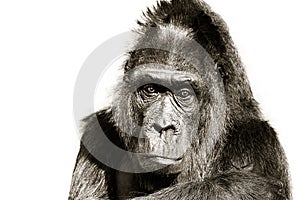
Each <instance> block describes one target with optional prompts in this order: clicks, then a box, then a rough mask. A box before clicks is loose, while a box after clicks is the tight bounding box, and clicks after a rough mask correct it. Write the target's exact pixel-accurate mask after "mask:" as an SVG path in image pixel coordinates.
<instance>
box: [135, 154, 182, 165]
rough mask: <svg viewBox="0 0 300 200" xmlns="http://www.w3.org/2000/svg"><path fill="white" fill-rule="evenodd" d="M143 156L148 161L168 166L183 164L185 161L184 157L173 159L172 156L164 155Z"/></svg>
mask: <svg viewBox="0 0 300 200" xmlns="http://www.w3.org/2000/svg"><path fill="white" fill-rule="evenodd" d="M140 155H141V154H140ZM141 156H143V157H144V158H146V159H150V160H153V161H154V162H158V163H161V164H166V165H170V164H175V163H178V162H181V161H182V159H183V156H181V157H171V156H163V155H156V154H142V155H141Z"/></svg>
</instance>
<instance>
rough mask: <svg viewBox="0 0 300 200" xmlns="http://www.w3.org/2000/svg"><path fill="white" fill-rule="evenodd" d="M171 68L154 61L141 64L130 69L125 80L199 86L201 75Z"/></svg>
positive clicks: (134, 82) (132, 82) (170, 85)
mask: <svg viewBox="0 0 300 200" xmlns="http://www.w3.org/2000/svg"><path fill="white" fill-rule="evenodd" d="M173 68H174V67H173V66H168V65H162V64H154V63H152V64H147V65H142V66H139V67H138V68H135V69H133V70H131V71H130V73H128V75H127V78H125V81H126V80H128V83H131V84H135V85H136V84H137V85H144V84H147V83H156V84H161V85H164V86H166V87H172V86H174V85H175V86H176V85H182V84H192V85H196V86H199V85H200V84H201V77H200V76H199V75H198V74H196V73H191V72H189V71H180V70H176V69H173Z"/></svg>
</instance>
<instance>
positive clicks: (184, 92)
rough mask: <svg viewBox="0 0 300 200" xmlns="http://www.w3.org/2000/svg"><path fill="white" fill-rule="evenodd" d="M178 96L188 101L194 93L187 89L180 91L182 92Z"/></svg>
mask: <svg viewBox="0 0 300 200" xmlns="http://www.w3.org/2000/svg"><path fill="white" fill-rule="evenodd" d="M177 96H178V97H180V98H182V99H187V98H189V97H190V96H192V93H191V91H190V90H188V89H186V88H185V89H182V90H180V91H179V92H178V93H177Z"/></svg>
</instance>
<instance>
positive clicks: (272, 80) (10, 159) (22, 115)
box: [0, 0, 300, 200]
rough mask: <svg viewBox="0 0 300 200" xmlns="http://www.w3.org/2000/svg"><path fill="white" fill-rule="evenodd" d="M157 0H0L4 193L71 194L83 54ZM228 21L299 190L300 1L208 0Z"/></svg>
mask: <svg viewBox="0 0 300 200" xmlns="http://www.w3.org/2000/svg"><path fill="white" fill-rule="evenodd" d="M153 2H155V1H154V0H147V1H146V0H130V1H122V0H110V1H106V2H105V1H100V0H98V1H96V0H87V1H77V0H72V1H66V0H63V1H62V0H60V1H58V0H52V1H38V0H36V1H34V0H28V1H16V0H12V1H1V2H0V95H1V98H0V122H1V126H0V134H1V140H0V161H1V163H0V188H1V192H0V199H31V200H33V199H38V200H40V199H49V200H54V199H55V200H56V199H67V196H68V190H69V186H70V180H71V174H72V170H73V167H74V163H75V157H76V154H77V151H78V147H79V141H78V138H77V135H76V132H77V130H76V127H75V123H74V119H73V110H72V103H73V96H72V95H73V89H74V84H75V80H76V76H77V74H78V72H79V70H80V67H81V65H82V63H83V62H84V60H85V59H86V58H87V56H88V55H89V54H90V53H91V52H92V51H93V50H94V49H95V48H96V47H97V46H98V45H100V44H101V43H102V42H103V41H105V40H107V39H108V38H110V37H112V36H114V35H116V34H119V33H121V32H124V31H128V30H129V29H130V28H133V27H136V25H135V20H136V19H140V14H141V11H142V10H145V6H146V5H152V4H153ZM207 2H208V3H209V4H210V5H211V6H212V8H213V9H214V10H215V11H216V12H218V13H219V14H221V16H222V17H223V18H224V19H225V21H226V22H227V24H228V26H229V28H230V32H231V35H232V37H233V40H234V41H235V43H236V45H237V47H238V49H239V52H240V55H241V57H242V60H243V62H244V63H245V65H246V66H247V73H248V76H249V79H250V83H251V86H252V90H253V92H254V96H255V98H256V99H257V100H258V101H259V102H260V106H261V108H262V111H263V113H264V115H265V116H266V118H267V119H268V120H270V123H271V124H272V125H273V127H274V128H275V129H276V130H277V132H278V133H279V138H280V141H281V143H282V145H283V147H284V149H285V151H286V154H287V157H288V160H289V164H290V171H291V177H292V183H293V187H294V192H293V195H294V199H300V190H299V189H300V170H299V169H300V161H299V160H300V159H299V150H300V141H299V139H300V136H299V123H300V122H299V115H300V106H299V103H300V95H299V84H300V69H299V67H300V66H299V59H300V54H299V48H300V39H299V35H300V28H299V19H300V12H299V9H300V6H299V3H298V2H299V1H297V0H286V1H282V0H281V1H277V0H272V1H271V0H264V1H259V0H251V1H250V0H248V1H239V0H226V1H224V0H207Z"/></svg>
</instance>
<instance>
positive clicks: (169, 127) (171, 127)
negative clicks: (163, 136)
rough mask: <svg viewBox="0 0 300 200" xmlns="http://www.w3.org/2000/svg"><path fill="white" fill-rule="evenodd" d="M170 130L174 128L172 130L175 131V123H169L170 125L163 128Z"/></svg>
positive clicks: (163, 129)
mask: <svg viewBox="0 0 300 200" xmlns="http://www.w3.org/2000/svg"><path fill="white" fill-rule="evenodd" d="M168 130H172V131H175V130H176V128H175V126H174V125H169V126H166V127H164V128H162V129H161V131H168Z"/></svg>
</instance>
